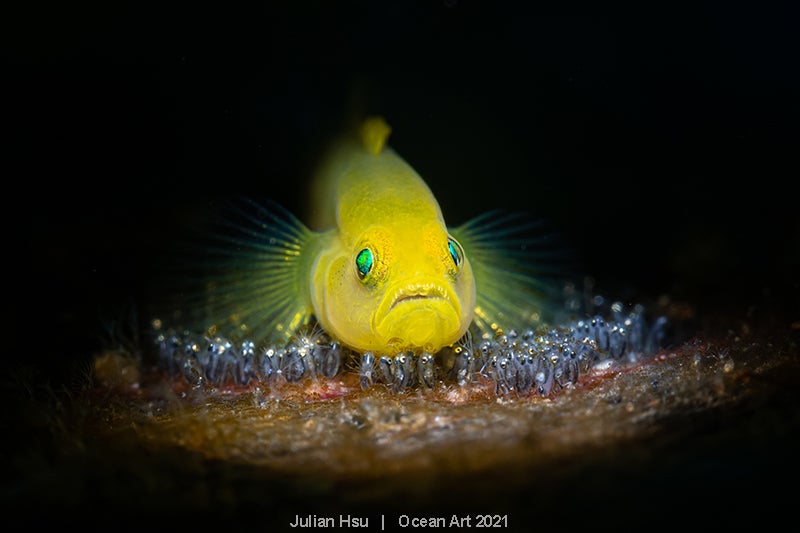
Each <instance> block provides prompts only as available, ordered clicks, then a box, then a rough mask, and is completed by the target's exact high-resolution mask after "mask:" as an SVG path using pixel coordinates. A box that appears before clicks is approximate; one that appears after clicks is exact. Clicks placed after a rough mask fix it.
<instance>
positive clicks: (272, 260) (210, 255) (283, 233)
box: [183, 199, 317, 341]
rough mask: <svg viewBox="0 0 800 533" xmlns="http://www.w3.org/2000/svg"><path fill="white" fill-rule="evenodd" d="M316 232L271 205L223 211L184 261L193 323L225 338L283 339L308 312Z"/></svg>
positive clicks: (241, 204) (245, 204)
mask: <svg viewBox="0 0 800 533" xmlns="http://www.w3.org/2000/svg"><path fill="white" fill-rule="evenodd" d="M316 242H317V234H316V233H314V232H312V231H310V230H309V229H307V228H306V227H305V226H304V225H303V224H302V223H301V222H300V221H299V220H298V219H297V218H295V217H294V216H293V215H292V214H291V213H290V212H289V211H287V210H286V209H284V208H282V207H281V206H279V205H277V204H275V203H269V204H263V205H262V204H257V203H256V202H254V201H251V200H248V199H244V200H239V201H236V202H234V203H233V204H232V205H231V206H229V207H227V208H226V209H225V210H224V211H223V215H222V216H221V217H220V218H219V219H218V221H217V223H216V224H214V227H213V228H212V229H211V230H210V231H209V232H208V234H206V235H205V240H204V242H203V243H202V244H201V245H200V246H199V247H198V248H197V249H196V250H195V253H193V254H192V256H191V257H186V258H185V259H186V260H189V261H197V264H195V265H189V266H191V267H193V268H192V269H191V270H192V271H193V274H192V275H191V276H190V277H189V278H188V279H187V281H188V282H189V283H190V287H191V288H190V289H189V290H188V291H186V298H185V299H184V304H183V305H184V308H185V309H188V311H189V315H190V316H191V318H190V320H189V321H188V322H189V323H190V324H191V325H192V327H194V328H198V327H199V328H201V330H203V331H207V332H209V333H217V332H218V333H219V334H221V335H225V336H228V337H230V338H248V339H250V340H254V341H286V340H288V338H290V337H291V335H292V334H293V333H294V332H295V331H296V330H297V329H298V328H299V327H301V326H304V325H306V324H307V323H308V322H309V320H310V318H311V317H312V315H313V309H312V306H311V297H310V287H309V276H310V265H311V263H312V262H313V255H314V253H315V251H314V248H315V243H316Z"/></svg>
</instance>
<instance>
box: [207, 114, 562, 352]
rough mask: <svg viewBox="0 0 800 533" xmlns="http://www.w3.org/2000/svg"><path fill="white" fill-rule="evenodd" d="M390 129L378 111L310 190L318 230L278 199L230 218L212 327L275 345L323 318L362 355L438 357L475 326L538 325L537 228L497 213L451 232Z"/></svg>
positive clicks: (328, 161)
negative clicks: (531, 233)
mask: <svg viewBox="0 0 800 533" xmlns="http://www.w3.org/2000/svg"><path fill="white" fill-rule="evenodd" d="M389 133H390V128H389V126H388V125H387V124H386V122H385V121H384V120H383V119H382V118H379V117H372V118H368V119H366V120H365V121H364V122H363V123H362V124H361V127H360V129H359V131H358V134H357V135H353V136H349V137H345V138H343V139H342V140H340V141H339V142H337V143H336V144H335V145H334V146H333V147H332V149H331V150H330V151H329V153H328V156H327V157H326V158H325V159H324V160H323V162H322V164H321V166H320V168H319V172H318V173H317V175H316V177H315V180H314V182H313V187H312V206H311V209H310V212H311V217H310V218H311V221H310V222H311V223H310V227H312V228H314V229H313V230H312V229H309V226H306V225H304V224H303V223H302V222H300V221H299V220H298V219H297V218H295V217H294V216H293V215H292V214H291V213H289V212H288V211H286V210H285V209H283V208H281V207H280V206H278V205H276V204H273V203H270V204H257V203H255V202H252V201H249V200H245V201H244V202H243V204H242V205H241V206H240V207H239V208H237V209H235V210H234V211H232V212H235V213H236V217H235V218H230V219H227V220H226V221H225V222H224V226H225V227H226V228H227V230H228V231H226V232H225V233H220V234H217V235H216V237H217V245H210V246H208V247H207V248H206V250H205V252H206V256H207V257H208V258H209V259H210V263H211V264H212V265H213V266H214V268H213V275H212V276H211V277H210V278H209V279H210V281H208V282H207V283H206V286H205V288H204V291H203V300H204V301H203V303H202V307H203V309H204V310H207V313H206V314H207V318H206V321H205V326H206V327H208V326H210V327H211V328H213V329H214V330H220V329H221V330H222V331H224V332H227V333H228V334H229V335H230V334H232V333H231V332H236V333H238V334H241V335H244V336H248V337H250V338H254V339H256V340H267V341H277V340H280V339H284V340H288V339H289V338H291V337H292V336H293V335H294V334H295V333H296V332H297V330H298V329H299V328H301V327H304V326H307V325H308V324H309V323H312V322H316V323H318V324H319V325H320V326H321V327H322V328H323V329H324V330H325V331H326V332H327V333H328V334H329V335H331V336H332V337H333V338H334V339H336V340H338V341H339V342H341V343H342V344H343V345H345V346H347V347H349V348H351V349H353V350H356V351H360V352H366V351H372V352H375V353H380V354H396V353H400V352H403V351H413V352H416V353H420V352H430V353H436V352H437V351H439V350H440V349H441V348H443V347H445V346H448V345H451V344H453V343H454V342H456V341H458V340H459V339H460V338H462V337H463V336H464V335H465V334H466V333H467V332H468V331H469V329H470V326H473V325H474V327H475V329H476V330H477V331H478V332H479V333H483V334H491V333H492V331H493V330H496V329H497V328H498V324H500V323H504V324H509V323H510V324H512V325H514V326H522V325H527V324H536V323H538V322H539V321H541V319H542V311H543V309H544V308H545V306H546V302H547V299H543V298H542V293H543V291H546V289H547V287H548V286H547V285H545V284H543V283H542V281H541V278H540V276H539V274H540V270H539V267H540V265H541V264H546V263H539V262H537V257H536V252H537V250H539V249H540V248H539V246H538V245H540V244H541V242H539V241H537V240H536V239H533V240H532V239H531V238H529V237H528V236H527V235H528V234H529V233H528V231H529V230H530V229H532V225H531V224H530V222H529V221H523V222H524V223H520V222H521V219H520V218H519V217H518V216H517V215H515V214H500V213H496V212H490V213H487V214H485V215H482V216H479V217H477V218H475V219H473V220H471V221H469V222H467V223H466V224H464V225H462V226H460V227H456V228H448V226H447V225H446V223H445V220H444V217H443V215H442V212H441V209H440V207H439V204H438V202H437V201H436V199H435V198H434V195H433V193H432V192H431V190H430V188H429V187H428V185H427V184H426V183H425V181H424V180H423V179H422V178H421V177H420V176H419V174H417V172H416V171H415V170H414V169H413V168H412V167H411V166H410V165H409V164H408V163H407V162H406V161H405V160H404V159H403V158H401V157H400V156H399V155H398V154H397V153H396V152H395V151H394V150H393V149H392V148H390V147H389V146H388V145H387V144H386V141H387V139H388V136H389ZM233 334H235V333H233Z"/></svg>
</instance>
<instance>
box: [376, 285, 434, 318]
mask: <svg viewBox="0 0 800 533" xmlns="http://www.w3.org/2000/svg"><path fill="white" fill-rule="evenodd" d="M433 298H439V299H443V300H447V301H448V302H449V301H450V298H449V295H448V294H447V290H446V289H444V288H443V287H440V286H438V285H431V284H417V285H409V286H405V287H400V288H399V289H398V290H396V291H395V292H394V294H393V295H392V299H391V300H390V301H391V303H390V304H389V308H388V309H387V310H386V312H387V313H390V312H391V311H392V310H393V309H394V308H395V307H397V306H398V305H400V304H402V303H405V302H412V301H415V300H427V299H433Z"/></svg>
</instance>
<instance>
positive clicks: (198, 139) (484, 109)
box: [2, 0, 800, 361]
mask: <svg viewBox="0 0 800 533" xmlns="http://www.w3.org/2000/svg"><path fill="white" fill-rule="evenodd" d="M346 4H347V5H341V3H338V2H336V3H329V2H301V3H295V2H264V3H260V4H258V5H255V4H248V5H247V6H246V7H240V8H234V7H221V6H209V5H205V4H202V3H200V4H193V3H186V4H180V3H178V4H176V3H169V6H167V5H166V4H164V5H158V6H145V4H129V3H117V2H113V3H92V4H85V3H79V4H78V5H72V4H70V5H67V4H61V3H53V4H45V5H41V4H40V5H36V6H29V7H26V8H10V9H11V12H10V13H9V14H8V15H6V16H4V17H3V22H2V24H3V31H2V35H3V37H2V39H3V46H2V59H3V71H4V72H3V77H4V79H5V80H6V81H5V82H4V89H5V93H6V96H5V98H4V99H3V116H4V122H5V125H6V126H7V128H6V129H7V130H8V132H9V133H10V144H9V143H6V147H10V148H11V150H10V158H11V159H10V161H11V162H13V163H15V165H14V166H12V167H11V168H10V169H9V171H7V172H5V173H4V174H5V182H6V183H7V184H8V185H7V186H8V187H9V194H8V195H7V196H6V205H7V207H10V208H12V209H13V213H14V215H13V218H12V219H11V221H10V223H9V227H10V230H11V231H10V233H11V234H12V235H13V236H14V237H19V236H21V237H22V243H21V244H22V248H21V250H22V252H21V255H22V257H19V253H17V252H11V251H9V252H8V254H9V255H8V256H7V257H8V258H9V259H10V258H13V259H12V260H10V261H9V262H10V263H13V264H14V265H15V266H21V268H22V273H21V274H22V275H21V276H20V277H19V278H18V280H14V281H13V282H12V284H13V285H14V288H15V289H16V290H19V289H22V295H23V297H22V302H21V305H20V307H19V311H16V310H15V311H13V313H12V314H13V315H14V316H15V318H16V319H17V320H18V321H19V324H20V325H21V326H22V327H25V328H32V329H33V330H34V331H37V332H39V338H41V336H53V337H54V338H57V339H59V345H61V346H62V349H60V350H59V351H60V353H59V354H58V356H57V358H58V360H59V361H61V360H68V359H69V358H72V357H81V356H87V355H89V354H91V353H92V352H93V351H95V350H97V349H99V348H100V347H101V345H102V342H103V341H102V339H101V338H99V337H98V336H97V333H96V331H97V329H98V327H99V325H101V324H103V323H104V321H106V322H107V321H108V320H109V317H112V318H111V319H113V317H114V316H115V314H119V313H121V311H120V309H125V308H133V309H135V312H136V314H137V316H139V319H140V320H146V319H147V318H148V316H149V315H148V313H150V312H151V311H149V308H150V306H151V304H152V303H153V302H154V301H156V300H157V299H158V296H159V294H157V293H159V292H160V291H161V290H162V289H161V288H159V289H157V290H156V289H154V287H157V286H159V285H158V283H157V281H158V280H156V279H155V276H156V274H155V272H156V271H157V265H159V264H160V262H161V261H162V260H163V259H164V255H165V254H167V255H168V254H169V253H170V252H171V251H172V248H171V246H172V245H171V243H173V242H174V241H175V239H176V238H177V235H178V231H179V229H181V228H182V226H184V225H186V223H187V220H189V221H191V222H196V221H197V220H199V219H202V217H203V216H204V214H205V213H206V212H210V209H212V207H213V206H214V205H215V204H216V203H217V202H218V201H219V200H220V199H222V198H225V197H226V196H227V195H232V194H245V195H248V196H252V197H254V198H263V197H269V198H273V199H275V200H277V201H279V202H281V203H283V204H284V205H286V206H288V207H290V208H291V209H292V210H293V211H295V212H296V213H297V214H298V215H301V216H302V215H303V208H304V206H305V204H304V202H305V196H304V195H305V193H306V190H305V188H304V181H305V180H306V179H307V177H308V174H309V172H310V171H311V168H312V165H313V162H314V157H315V156H316V155H317V153H318V150H319V148H320V147H321V146H323V143H324V142H325V141H326V140H327V139H329V138H330V136H331V135H333V134H335V133H336V132H337V131H338V129H339V127H340V125H341V121H342V119H343V117H345V116H346V115H347V112H348V110H349V109H350V102H351V101H352V100H354V99H358V95H364V96H363V97H362V98H361V99H360V102H361V103H362V104H363V106H362V107H363V108H364V109H366V110H367V111H370V112H377V113H380V114H383V115H384V116H385V117H386V118H387V120H388V121H389V123H390V124H391V125H392V126H393V131H394V132H393V134H392V137H391V143H392V144H393V146H394V147H395V148H396V149H397V150H398V151H399V153H400V154H401V155H403V156H404V157H405V158H406V159H407V160H408V161H409V162H410V163H411V164H412V166H414V167H415V168H416V169H417V170H418V171H419V173H420V174H421V175H422V176H423V177H424V178H425V179H426V180H427V181H428V183H429V184H430V186H431V188H432V189H433V190H434V193H435V194H436V195H437V197H438V199H439V201H440V203H441V205H442V208H443V211H444V213H445V217H446V219H447V221H448V223H450V224H458V223H460V222H463V221H465V220H467V219H468V218H470V217H472V216H474V215H476V214H478V213H480V212H482V211H484V210H487V209H491V208H496V207H508V208H515V209H526V210H529V211H531V212H533V213H534V214H536V215H537V216H541V217H542V218H545V219H547V220H549V221H550V222H551V223H552V224H553V227H555V228H556V229H557V230H558V232H559V233H560V234H561V235H562V237H563V239H564V242H565V243H566V244H567V245H568V246H570V247H571V248H573V249H574V250H575V251H576V252H577V254H578V257H579V259H580V261H581V263H580V264H581V266H582V268H583V271H584V272H586V273H588V274H591V275H592V276H594V277H595V279H596V280H597V283H598V286H599V287H600V288H601V289H605V292H606V293H607V294H609V295H611V296H612V297H616V295H617V294H620V295H621V294H623V292H624V291H629V290H630V289H631V288H632V289H633V290H634V291H635V293H636V294H637V297H639V296H641V297H642V298H644V299H648V298H657V297H658V296H660V295H662V294H668V295H670V296H671V297H672V298H673V299H675V300H679V301H688V302H690V303H691V304H692V305H693V306H695V307H696V308H697V309H698V311H699V312H701V313H702V312H708V311H711V310H714V309H717V308H728V309H733V310H734V312H736V313H738V312H741V313H744V312H745V311H746V309H747V306H748V305H749V304H751V303H752V302H754V301H758V302H761V301H762V300H763V299H764V298H765V297H766V298H768V299H769V300H770V302H771V303H772V304H776V305H777V307H778V308H779V309H781V310H784V309H785V308H786V306H787V305H791V304H794V303H796V300H797V283H796V282H797V279H798V278H797V272H798V268H797V266H798V234H800V232H799V231H798V217H797V214H796V203H797V201H796V198H795V193H794V192H792V191H793V189H794V186H795V182H796V179H797V176H798V165H797V153H796V148H797V147H798V138H799V137H800V135H798V127H797V124H798V118H799V117H800V113H798V107H800V104H799V103H798V102H800V99H798V94H799V93H798V89H800V74H799V72H800V70H799V69H798V68H797V52H798V46H797V45H798V37H797V32H796V22H797V20H798V19H797V17H796V13H794V12H793V11H791V10H790V9H789V8H785V7H780V6H777V7H776V6H772V5H770V6H763V7H762V5H761V4H758V5H756V4H753V3H750V4H748V5H744V4H743V5H737V4H735V3H729V2H696V3H693V4H692V7H691V8H688V9H678V8H674V9H660V8H659V9H656V8H649V7H639V8H635V7H634V8H632V7H630V6H626V7H624V8H623V7H618V8H607V9H605V10H597V11H592V12H589V11H584V12H577V13H572V14H568V15H564V14H556V13H554V12H550V11H547V10H545V9H541V10H539V11H537V10H522V9H519V8H511V7H508V6H506V5H499V3H489V2H458V1H455V0H453V1H445V2H416V3H404V2H388V3H383V2H380V3H379V2H349V3H346ZM4 9H6V10H7V9H9V8H4ZM8 126H10V127H8ZM12 187H13V189H11V188H12ZM12 190H13V191H14V192H11V191H12ZM625 294H627V292H626V293H625ZM790 318H793V319H797V318H798V317H797V316H796V315H795V316H793V317H790ZM14 357H17V355H16V354H15V355H14Z"/></svg>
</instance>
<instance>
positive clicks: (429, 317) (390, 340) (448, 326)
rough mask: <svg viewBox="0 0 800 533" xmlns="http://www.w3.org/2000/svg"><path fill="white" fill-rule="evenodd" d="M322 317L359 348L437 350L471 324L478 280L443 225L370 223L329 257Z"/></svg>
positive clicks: (321, 310)
mask: <svg viewBox="0 0 800 533" xmlns="http://www.w3.org/2000/svg"><path fill="white" fill-rule="evenodd" d="M322 286H323V293H324V294H323V295H322V300H323V302H322V305H320V306H319V307H320V310H319V311H318V312H320V313H321V314H322V316H319V317H318V319H319V320H320V322H321V323H322V325H323V327H325V328H326V329H328V330H329V331H330V332H331V333H332V334H333V335H335V336H336V337H338V338H339V340H340V341H341V342H342V343H344V344H345V345H348V346H349V347H351V348H353V349H355V350H358V351H362V352H363V351H374V352H377V353H399V352H401V351H414V352H422V351H427V352H431V353H435V352H436V351H438V350H439V349H441V348H443V347H444V346H447V345H449V344H452V343H453V342H455V341H457V340H458V339H460V338H461V337H462V336H463V335H464V333H465V332H466V331H467V329H468V328H469V325H470V323H471V322H472V318H473V312H474V309H475V281H474V278H473V275H472V270H471V267H470V264H469V260H468V258H467V257H466V256H465V254H464V250H463V249H462V247H461V245H460V244H459V243H458V242H457V241H456V240H455V239H454V238H453V237H452V236H450V235H449V234H448V232H447V228H446V227H445V225H444V223H442V222H441V221H439V220H435V221H431V222H427V223H423V224H408V223H402V224H401V223H397V224H384V225H380V226H371V227H369V228H367V229H365V230H364V231H362V232H361V233H360V235H358V236H357V238H355V239H353V240H352V242H351V243H350V245H349V246H341V249H340V251H339V253H338V254H337V256H336V257H335V258H333V259H332V260H330V262H329V266H328V268H327V269H326V276H325V280H324V283H322Z"/></svg>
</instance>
